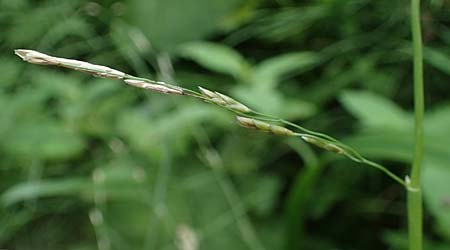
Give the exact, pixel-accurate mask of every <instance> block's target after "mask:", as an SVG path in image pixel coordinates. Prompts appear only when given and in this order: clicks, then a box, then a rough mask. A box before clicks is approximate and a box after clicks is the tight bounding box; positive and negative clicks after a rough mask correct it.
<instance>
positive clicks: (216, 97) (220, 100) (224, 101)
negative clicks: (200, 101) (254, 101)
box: [198, 87, 251, 113]
mask: <svg viewBox="0 0 450 250" xmlns="http://www.w3.org/2000/svg"><path fill="white" fill-rule="evenodd" d="M198 89H199V90H200V92H201V93H202V95H203V96H204V97H206V98H207V99H208V101H210V102H212V103H215V104H218V105H220V106H224V107H226V108H229V109H231V110H234V111H238V112H242V113H249V112H250V111H251V109H249V108H248V107H247V106H245V105H244V104H242V103H240V102H238V101H236V100H234V99H233V98H231V97H229V96H226V95H224V94H221V93H219V92H212V91H210V90H207V89H205V88H202V87H198Z"/></svg>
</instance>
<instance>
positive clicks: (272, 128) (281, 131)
mask: <svg viewBox="0 0 450 250" xmlns="http://www.w3.org/2000/svg"><path fill="white" fill-rule="evenodd" d="M236 121H237V123H238V124H239V125H241V126H242V127H245V128H251V129H256V130H260V131H263V132H266V133H271V134H274V135H284V136H294V135H295V133H294V132H293V131H292V130H289V129H287V128H285V127H281V126H278V125H274V124H270V123H267V122H263V121H258V120H255V119H252V118H247V117H242V116H236Z"/></svg>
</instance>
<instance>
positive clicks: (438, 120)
mask: <svg viewBox="0 0 450 250" xmlns="http://www.w3.org/2000/svg"><path fill="white" fill-rule="evenodd" d="M449 128H450V105H445V106H442V107H439V108H436V109H434V110H432V111H429V112H428V113H427V114H426V119H425V130H426V132H427V133H428V134H435V135H440V136H442V135H446V136H448V138H450V133H448V131H449Z"/></svg>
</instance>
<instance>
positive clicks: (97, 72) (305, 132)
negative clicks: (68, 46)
mask: <svg viewBox="0 0 450 250" xmlns="http://www.w3.org/2000/svg"><path fill="white" fill-rule="evenodd" d="M15 54H16V55H18V56H19V57H20V58H22V59H23V60H24V61H26V62H29V63H33V64H39V65H55V66H60V67H65V68H69V69H73V70H77V71H81V72H85V73H88V74H91V75H93V76H97V77H104V78H113V79H123V80H124V82H125V83H126V84H127V85H130V86H133V87H137V88H143V89H148V90H151V91H154V92H158V93H163V94H171V95H186V96H189V97H194V98H198V99H201V100H204V101H206V102H209V103H212V104H216V105H218V106H220V107H224V108H226V109H228V110H230V111H232V112H234V113H235V114H237V115H238V116H237V117H236V120H237V122H238V124H239V125H241V126H243V127H246V128H251V129H256V130H259V131H262V132H267V133H271V134H274V135H282V136H297V137H300V138H301V139H303V140H304V141H306V142H308V143H310V144H313V145H316V146H318V147H320V148H323V149H325V150H327V151H330V152H334V153H336V154H342V155H345V156H347V157H348V158H349V159H351V160H353V161H355V162H358V163H362V164H365V165H368V166H371V167H374V168H376V169H379V170H381V171H382V172H384V173H385V174H387V175H388V176H389V177H391V178H392V179H394V180H395V181H397V182H399V183H400V184H402V185H404V186H405V185H406V184H405V182H404V181H403V180H402V179H401V178H399V177H398V176H396V175H395V174H393V173H392V172H390V171H389V170H388V169H387V168H386V167H384V166H382V165H380V164H377V163H375V162H372V161H370V160H367V159H365V158H364V157H362V156H361V155H360V154H359V153H358V152H356V150H354V149H353V148H351V147H350V146H348V145H345V144H343V143H341V142H339V141H338V140H336V139H334V138H332V137H331V136H328V135H325V134H321V133H318V132H315V131H311V130H309V129H306V128H304V127H302V126H300V125H298V124H294V123H292V122H289V121H286V120H283V119H279V118H276V117H273V116H269V115H266V114H262V113H258V112H256V111H253V110H251V109H250V108H248V107H247V106H245V105H244V104H242V103H240V102H238V101H236V100H235V99H233V98H231V97H229V96H227V95H224V94H222V93H219V92H215V91H211V90H208V89H205V88H202V87H198V89H199V92H196V91H193V90H190V89H186V88H182V87H178V86H174V85H171V84H167V83H164V82H157V81H153V80H149V79H145V78H140V77H135V76H132V75H129V74H125V73H123V72H121V71H118V70H115V69H112V68H109V67H106V66H102V65H96V64H91V63H88V62H83V61H78V60H73V59H66V58H59V57H53V56H49V55H46V54H43V53H40V52H37V51H34V50H26V49H18V50H15ZM268 122H278V123H281V124H284V125H286V126H288V127H289V128H292V129H293V130H291V129H288V128H285V127H282V126H279V125H275V124H271V123H268ZM294 130H295V131H297V132H294Z"/></svg>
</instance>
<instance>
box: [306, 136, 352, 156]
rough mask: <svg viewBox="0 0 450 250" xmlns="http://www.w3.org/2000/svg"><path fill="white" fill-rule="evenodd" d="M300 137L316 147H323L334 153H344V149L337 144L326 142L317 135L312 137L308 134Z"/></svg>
mask: <svg viewBox="0 0 450 250" xmlns="http://www.w3.org/2000/svg"><path fill="white" fill-rule="evenodd" d="M301 138H302V139H303V140H304V141H306V142H308V143H311V144H313V145H316V146H317V147H320V148H323V149H325V150H327V151H330V152H333V153H336V154H343V153H344V149H343V148H341V147H339V146H338V145H336V144H334V143H332V142H328V141H326V140H323V139H321V138H318V137H313V136H310V135H302V136H301Z"/></svg>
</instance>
